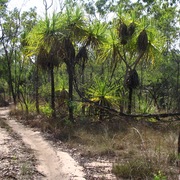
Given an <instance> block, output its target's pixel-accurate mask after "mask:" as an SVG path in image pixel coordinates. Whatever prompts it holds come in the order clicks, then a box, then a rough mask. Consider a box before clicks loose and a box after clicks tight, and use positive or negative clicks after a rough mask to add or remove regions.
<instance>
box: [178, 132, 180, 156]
mask: <svg viewBox="0 0 180 180" xmlns="http://www.w3.org/2000/svg"><path fill="white" fill-rule="evenodd" d="M178 156H180V132H179V136H178Z"/></svg>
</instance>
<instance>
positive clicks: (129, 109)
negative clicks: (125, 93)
mask: <svg viewBox="0 0 180 180" xmlns="http://www.w3.org/2000/svg"><path fill="white" fill-rule="evenodd" d="M132 93H133V88H131V87H130V88H129V98H128V114H131V110H132Z"/></svg>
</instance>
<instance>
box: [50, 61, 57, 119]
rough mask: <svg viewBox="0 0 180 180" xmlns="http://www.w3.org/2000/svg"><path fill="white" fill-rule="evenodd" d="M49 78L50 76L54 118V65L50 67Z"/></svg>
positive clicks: (54, 115) (53, 114)
mask: <svg viewBox="0 0 180 180" xmlns="http://www.w3.org/2000/svg"><path fill="white" fill-rule="evenodd" d="M50 76H51V108H52V117H56V110H55V87H54V65H53V64H51V66H50Z"/></svg>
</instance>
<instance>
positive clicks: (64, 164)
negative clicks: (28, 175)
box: [0, 108, 85, 180]
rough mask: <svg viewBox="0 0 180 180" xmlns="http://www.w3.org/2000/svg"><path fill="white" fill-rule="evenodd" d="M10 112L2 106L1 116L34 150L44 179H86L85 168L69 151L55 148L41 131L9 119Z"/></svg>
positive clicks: (0, 109) (38, 167)
mask: <svg viewBox="0 0 180 180" xmlns="http://www.w3.org/2000/svg"><path fill="white" fill-rule="evenodd" d="M8 112H9V110H8V109H3V108H0V118H4V119H6V120H5V121H6V123H7V124H8V125H9V126H10V127H11V128H12V130H13V131H14V132H15V133H17V134H18V135H19V136H20V137H21V138H22V141H23V142H24V143H25V145H26V146H27V147H28V148H30V149H32V150H33V152H34V154H35V157H36V159H37V161H38V165H37V171H38V172H40V173H42V174H43V175H44V178H42V179H45V180H84V179H85V178H84V176H85V174H84V172H83V168H82V167H81V166H80V165H79V164H78V163H77V162H76V161H75V160H74V159H73V158H72V157H71V156H70V155H69V154H68V153H66V152H62V151H60V150H58V149H56V148H54V147H53V146H52V145H51V144H50V143H49V142H48V141H46V140H45V139H44V138H43V136H42V135H41V133H40V132H38V131H35V130H32V129H30V128H27V127H25V126H24V125H22V124H20V123H19V122H17V121H16V120H14V119H9V118H8ZM0 136H2V134H0ZM5 138H7V137H6V136H5Z"/></svg>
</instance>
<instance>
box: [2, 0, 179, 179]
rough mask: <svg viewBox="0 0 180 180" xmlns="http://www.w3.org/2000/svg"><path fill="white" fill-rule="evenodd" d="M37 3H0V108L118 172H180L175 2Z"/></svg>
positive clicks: (133, 175) (164, 175) (162, 175)
mask: <svg viewBox="0 0 180 180" xmlns="http://www.w3.org/2000/svg"><path fill="white" fill-rule="evenodd" d="M43 2H44V9H45V16H44V17H38V16H37V13H36V10H35V9H30V10H29V11H27V12H20V11H19V10H18V9H16V8H15V9H14V10H13V11H8V9H7V1H6V0H3V1H0V3H1V6H0V7H1V17H0V28H1V32H2V33H1V35H0V36H1V42H0V45H1V46H0V48H1V51H0V60H1V61H0V65H1V66H0V72H1V76H0V101H1V106H6V105H7V103H8V101H9V102H10V101H11V103H12V104H13V106H14V107H13V106H12V107H11V115H14V116H16V117H17V118H18V119H22V120H23V121H22V122H23V123H24V124H28V125H30V126H31V127H38V128H39V129H40V130H41V131H43V132H45V133H50V134H52V135H53V137H54V138H56V139H59V140H61V141H63V142H65V143H67V144H68V145H69V146H70V147H71V146H72V147H76V148H78V149H79V151H82V155H83V156H86V157H87V158H88V157H94V158H96V157H97V156H101V157H106V158H110V159H112V160H113V162H114V165H113V167H112V172H113V173H114V174H115V175H116V176H117V177H118V178H124V179H139V178H140V179H153V178H154V179H156V180H158V179H178V177H177V175H178V172H177V166H176V165H177V162H178V159H179V158H178V153H180V149H179V150H178V136H179V130H180V129H179V128H180V126H179V123H178V121H179V116H180V84H179V83H180V60H179V58H180V51H179V49H178V45H177V43H178V39H179V26H178V22H179V14H180V13H179V9H178V5H179V2H178V1H176V0H173V1H171V0H170V1H164V0H146V1H145V0H143V1H137V2H131V1H129V0H126V1H123V2H121V1H108V2H106V1H102V0H97V1H96V2H95V3H93V1H89V3H87V2H84V1H77V2H75V1H71V0H68V1H64V2H62V3H60V4H59V6H60V11H59V12H54V13H52V14H49V8H50V6H49V5H48V3H47V1H46V0H43ZM52 2H53V1H52ZM52 4H53V3H52ZM109 17H111V18H109Z"/></svg>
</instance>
